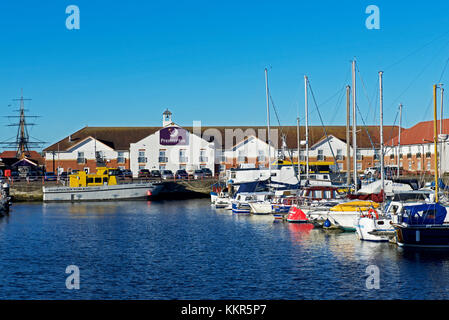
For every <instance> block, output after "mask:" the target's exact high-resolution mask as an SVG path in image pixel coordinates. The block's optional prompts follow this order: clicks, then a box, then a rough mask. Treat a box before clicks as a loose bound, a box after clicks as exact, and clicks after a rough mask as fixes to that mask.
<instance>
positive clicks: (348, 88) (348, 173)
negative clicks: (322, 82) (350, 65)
mask: <svg viewBox="0 0 449 320" xmlns="http://www.w3.org/2000/svg"><path fill="white" fill-rule="evenodd" d="M350 96H351V86H346V167H347V169H346V184H347V185H348V186H349V185H350V184H351V145H350V144H349V140H350V136H351V135H350V132H349V131H350V123H351V97H350Z"/></svg>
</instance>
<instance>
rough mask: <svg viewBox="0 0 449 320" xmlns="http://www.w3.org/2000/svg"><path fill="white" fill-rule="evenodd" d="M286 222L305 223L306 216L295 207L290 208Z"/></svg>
mask: <svg viewBox="0 0 449 320" xmlns="http://www.w3.org/2000/svg"><path fill="white" fill-rule="evenodd" d="M287 220H288V221H290V220H292V221H307V220H308V219H307V216H306V214H305V213H304V212H303V211H302V210H301V209H299V208H297V207H296V206H291V207H290V210H289V211H288V216H287Z"/></svg>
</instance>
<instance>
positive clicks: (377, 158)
mask: <svg viewBox="0 0 449 320" xmlns="http://www.w3.org/2000/svg"><path fill="white" fill-rule="evenodd" d="M374 160H380V151H379V150H374Z"/></svg>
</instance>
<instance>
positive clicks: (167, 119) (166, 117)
mask: <svg viewBox="0 0 449 320" xmlns="http://www.w3.org/2000/svg"><path fill="white" fill-rule="evenodd" d="M171 115H172V113H171V112H170V110H168V109H167V110H165V111H164V113H163V114H162V126H163V127H166V126H168V125H171V124H172V123H173V122H172V121H171Z"/></svg>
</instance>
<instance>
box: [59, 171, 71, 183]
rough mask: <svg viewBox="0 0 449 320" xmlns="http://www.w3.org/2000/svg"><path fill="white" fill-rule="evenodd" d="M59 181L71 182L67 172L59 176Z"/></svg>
mask: <svg viewBox="0 0 449 320" xmlns="http://www.w3.org/2000/svg"><path fill="white" fill-rule="evenodd" d="M59 180H62V181H68V180H69V173H68V172H66V171H64V172H61V174H60V175H59Z"/></svg>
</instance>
